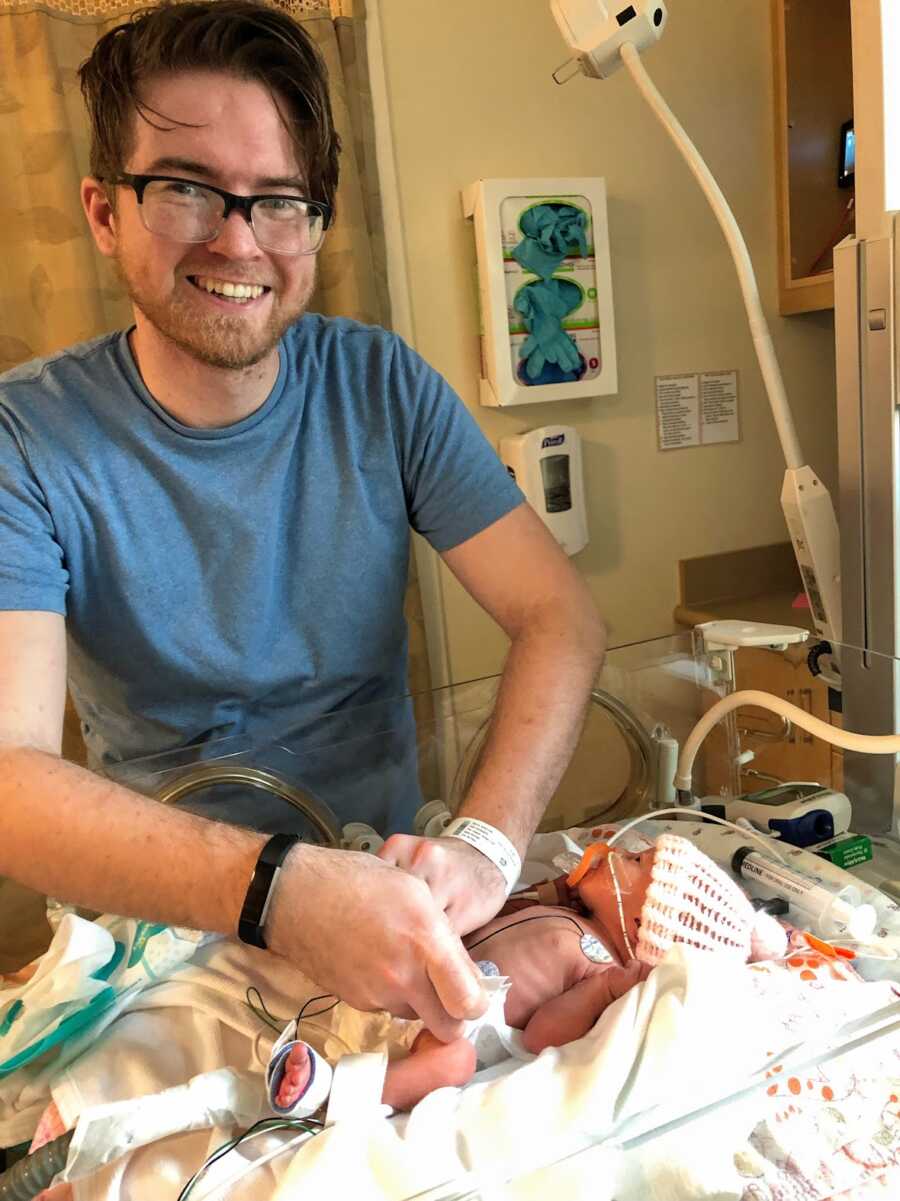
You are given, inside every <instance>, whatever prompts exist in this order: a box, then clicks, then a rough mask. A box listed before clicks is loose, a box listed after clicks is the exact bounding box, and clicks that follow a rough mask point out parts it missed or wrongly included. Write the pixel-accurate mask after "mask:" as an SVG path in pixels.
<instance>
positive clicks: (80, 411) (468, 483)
mask: <svg viewBox="0 0 900 1201" xmlns="http://www.w3.org/2000/svg"><path fill="white" fill-rule="evenodd" d="M82 88H83V91H84V93H85V97H86V100H87V104H88V108H89V111H90V115H91V121H92V134H93V141H92V158H91V170H92V175H91V177H90V178H88V179H86V180H85V181H84V182H83V185H82V199H83V203H84V209H85V213H86V215H87V219H88V222H89V224H90V227H91V230H92V233H93V236H94V239H95V241H96V244H97V247H98V248H99V250H100V252H101V253H102V254H104V255H106V256H108V257H110V258H113V259H115V261H116V262H117V264H118V268H119V270H120V273H121V275H122V278H123V279H124V281H125V283H126V285H127V287H128V290H129V293H130V296H131V298H132V301H133V304H134V320H135V324H134V326H133V328H132V329H131V330H129V331H126V332H125V333H122V334H116V335H110V336H106V337H102V338H99V339H96V340H95V341H94V342H92V343H89V344H87V345H85V346H81V347H75V348H73V349H72V350H70V351H67V352H64V353H62V354H60V355H56V356H53V357H51V358H50V359H48V360H43V361H39V362H35V363H31V364H26V365H25V366H24V367H22V368H18V369H16V370H15V371H13V372H10V373H8V374H7V375H6V376H5V377H3V378H2V379H0V610H2V611H0V680H2V689H0V744H2V755H0V757H2V773H0V814H2V818H0V820H2V837H0V874H5V875H8V876H12V877H13V878H16V879H18V880H20V881H21V882H22V883H24V884H27V885H30V886H32V887H35V888H38V889H40V890H42V891H46V892H48V893H49V894H51V895H54V896H57V897H61V898H64V899H66V900H70V901H72V902H74V903H76V904H83V905H87V906H90V907H92V908H95V909H100V910H106V911H114V912H117V913H122V914H135V915H140V916H142V917H145V918H148V919H155V920H158V921H163V922H167V923H172V924H178V925H182V926H190V927H196V928H201V929H206V930H216V931H220V932H222V933H225V934H230V935H233V934H234V933H235V931H236V929H238V926H239V919H241V921H243V920H245V919H246V915H247V912H248V905H250V902H251V899H252V897H253V896H254V895H255V894H254V890H255V889H257V885H258V883H259V881H260V880H262V881H263V883H264V884H265V883H266V879H267V878H268V876H270V875H271V872H272V870H273V866H274V865H273V863H266V864H265V865H263V864H262V863H261V858H265V855H266V854H267V851H266V850H264V848H266V847H267V840H266V839H265V837H264V836H262V835H260V834H258V833H256V832H253V831H250V830H247V829H242V828H238V827H231V826H227V825H221V824H217V823H212V822H208V821H204V820H203V819H201V818H198V817H196V816H194V815H192V814H188V813H184V812H179V811H175V810H171V809H169V808H165V807H163V806H161V805H159V804H157V803H155V802H153V801H150V800H147V799H144V798H142V797H140V796H138V795H136V794H134V793H131V792H130V791H128V790H126V789H124V788H122V787H119V786H116V785H114V784H112V783H111V782H110V781H109V780H104V779H102V778H100V777H98V776H96V775H94V774H92V773H89V772H87V771H84V770H82V769H80V768H78V767H76V766H74V765H72V764H69V763H66V762H64V761H62V760H61V759H60V758H59V750H60V737H61V727H62V714H63V707H64V697H65V687H66V676H67V671H68V674H69V677H70V680H71V685H72V691H73V695H74V696H75V699H76V703H77V706H78V708H79V712H80V715H81V717H82V721H83V724H84V728H85V735H86V740H87V742H88V746H89V751H90V753H91V761H92V763H94V764H96V765H107V766H108V765H109V764H111V763H114V762H116V761H117V760H122V759H125V758H129V757H134V756H136V755H140V754H142V753H143V754H146V753H149V752H151V751H161V750H165V749H170V748H172V747H177V746H182V745H186V744H188V743H199V742H203V741H204V740H207V739H211V738H214V737H217V736H221V735H223V734H228V733H231V732H246V733H249V734H250V735H254V736H259V735H260V734H262V733H264V732H265V731H266V730H267V729H271V730H273V731H278V730H281V731H283V730H287V729H290V728H304V727H309V726H311V725H315V723H316V722H317V720H319V719H320V718H322V715H323V714H326V713H336V714H337V715H338V717H343V716H346V715H347V714H351V713H352V712H353V711H354V710H356V711H359V710H357V709H356V707H358V706H366V705H370V704H372V703H373V702H379V703H385V702H388V701H389V700H390V698H392V697H393V698H396V697H398V696H400V695H401V694H402V692H403V690H404V671H405V649H406V647H405V627H404V625H403V620H402V612H401V605H402V596H403V589H404V587H405V582H406V569H407V555H408V532H409V525H410V524H412V525H413V526H414V527H415V528H417V529H419V530H420V531H421V532H423V533H424V534H425V535H426V536H427V537H428V538H429V539H430V540H431V542H432V544H433V545H434V546H436V548H437V549H438V550H439V551H440V552H441V554H442V555H443V557H444V560H445V562H446V563H447V565H448V566H449V567H450V569H451V570H452V571H453V572H454V574H455V575H456V576H457V578H458V579H459V580H460V581H461V583H462V584H463V586H464V587H465V588H467V589H468V591H469V592H470V593H471V594H472V595H473V596H474V597H475V599H476V600H477V601H478V602H479V603H480V604H481V605H482V606H483V607H484V608H485V609H486V610H487V611H488V612H489V613H490V614H491V615H492V616H493V617H494V618H495V619H496V620H497V621H498V622H499V623H500V625H501V626H502V627H503V629H504V630H505V631H506V632H507V634H508V635H509V636H510V638H511V644H512V645H511V650H510V654H509V658H508V661H507V665H506V669H505V672H504V676H503V682H502V686H501V692H500V698H499V704H498V708H497V713H496V717H495V720H494V723H493V727H492V732H491V737H490V740H489V743H488V746H487V750H486V753H485V755H484V759H483V764H482V766H481V767H480V769H479V771H478V773H477V774H476V777H475V779H474V781H473V783H472V787H471V790H470V792H469V795H468V796H467V797H466V799H465V802H464V805H463V809H462V812H463V813H464V814H465V815H467V816H471V817H477V818H479V819H481V820H482V821H483V822H485V823H487V826H488V827H491V828H493V830H494V831H495V832H499V833H498V834H497V837H498V838H499V839H500V840H501V841H502V840H504V839H507V840H508V842H509V843H511V844H512V846H513V847H514V848H515V849H516V850H517V851H519V852H520V853H521V852H522V851H523V850H524V848H525V846H526V844H527V842H528V839H529V837H530V835H531V834H532V832H533V830H534V827H535V825H536V823H537V821H538V819H539V817H540V815H541V813H542V811H543V809H544V807H545V805H546V803H547V800H548V799H549V797H550V795H551V794H552V790H553V788H554V787H555V785H556V783H557V781H558V778H559V776H560V774H561V772H562V770H563V769H564V767H565V764H566V762H567V759H568V757H569V754H570V752H571V748H572V746H573V744H574V740H575V737H576V735H577V730H578V728H579V724H580V718H581V715H582V710H583V706H584V702H585V699H586V696H587V693H588V691H589V688H590V684H591V681H592V679H593V677H594V674H595V672H596V670H597V667H598V664H599V660H600V655H601V649H602V630H601V626H600V623H599V620H598V619H597V617H596V614H595V611H594V609H593V606H592V604H591V602H590V599H589V596H588V594H587V590H586V588H585V586H584V585H583V583H582V582H581V580H580V579H579V577H578V576H577V574H576V573H575V572H574V571H573V570H572V568H571V567H570V565H569V563H568V560H567V559H566V558H565V556H564V555H563V554H562V553H561V552H560V550H559V549H558V548H557V546H556V544H555V543H554V542H553V540H552V538H550V537H549V535H548V534H547V533H546V531H545V529H544V527H543V526H542V524H541V523H540V522H539V521H538V520H537V518H536V517H535V515H534V514H533V513H532V512H531V511H530V510H529V509H528V507H527V506H525V505H523V504H522V503H521V496H520V494H519V493H518V491H517V490H516V489H515V488H514V486H513V485H512V484H511V482H510V481H508V480H507V478H506V476H505V473H504V472H503V470H502V468H501V467H500V465H499V463H498V461H497V460H496V456H494V455H493V452H492V451H491V450H490V448H489V447H488V446H487V444H486V443H485V442H484V440H483V439H482V438H481V436H480V434H479V433H478V431H477V429H476V427H475V426H474V423H473V422H472V421H471V418H470V417H469V416H468V414H466V412H465V410H464V409H463V407H462V405H461V404H460V403H459V402H458V400H457V399H456V398H455V397H454V396H453V394H452V393H451V392H450V391H449V389H448V388H447V386H446V385H445V384H444V382H443V381H442V380H441V379H440V377H439V376H437V375H436V374H435V373H434V372H433V371H431V369H430V368H428V367H427V366H426V365H425V364H424V363H422V361H421V360H420V359H418V358H417V357H416V356H415V355H414V354H413V353H412V352H411V351H409V350H408V349H407V348H406V347H405V346H403V344H402V343H400V342H399V340H398V339H396V338H394V337H393V336H391V335H388V334H386V333H385V332H384V331H379V330H373V329H368V328H365V327H362V326H359V325H356V324H354V323H352V322H346V321H326V320H324V319H323V318H320V317H318V316H316V315H314V314H306V315H305V316H304V311H305V309H306V306H307V303H308V301H309V298H310V295H311V292H312V289H313V283H314V275H315V262H316V257H315V252H316V250H317V249H318V247H319V245H320V244H321V240H322V237H323V236H324V233H325V229H326V226H327V224H328V221H329V218H330V213H331V207H332V205H333V201H334V193H335V189H336V184H337V151H338V142H337V137H336V135H335V133H334V129H333V126H332V121H331V112H330V106H329V101H328V93H327V85H326V81H325V77H324V69H323V67H322V65H321V62H320V61H319V58H318V55H317V54H316V52H315V51H314V49H313V48H312V46H311V45H310V44H309V42H308V41H307V39H306V38H305V36H304V35H303V34H302V32H301V31H300V30H299V28H298V27H297V26H296V25H295V24H294V23H293V22H292V21H291V20H290V19H289V18H288V17H286V16H285V15H284V14H281V13H279V12H278V11H276V10H273V9H269V8H265V7H262V6H259V5H257V4H255V3H252V2H245V0H220V2H218V3H215V2H213V3H189V4H175V5H166V6H162V7H160V8H158V9H155V10H148V11H144V12H142V13H140V14H138V15H137V16H136V17H135V18H134V20H133V21H132V22H130V23H128V24H127V25H125V26H123V27H120V28H119V29H117V30H114V31H112V32H111V33H109V34H107V35H106V36H105V37H104V38H102V39H101V40H100V42H99V43H98V45H97V47H96V48H95V51H94V53H93V54H92V56H91V58H90V59H89V60H88V62H87V63H86V64H85V65H84V67H83V68H82ZM67 640H68V655H67ZM370 734H371V735H372V737H373V738H374V737H375V736H376V735H377V729H372V730H371V731H370ZM370 741H371V739H370ZM346 757H347V758H350V757H351V756H350V755H349V754H348V755H347V756H346ZM329 771H330V772H332V773H333V774H334V776H335V779H336V780H337V786H336V797H337V799H336V800H335V799H334V798H333V797H329V796H326V797H325V799H326V800H328V801H329V803H333V804H334V805H335V807H336V808H337V810H338V813H339V816H340V817H341V819H342V820H344V821H347V820H349V819H350V818H352V817H354V816H357V817H361V818H362V819H363V820H367V819H368V818H370V817H373V813H372V811H371V808H367V807H366V806H367V803H368V801H367V798H366V796H365V795H364V794H363V790H362V789H360V787H359V777H357V781H356V794H355V796H354V794H353V788H352V787H350V788H349V789H348V788H343V789H342V788H341V786H340V783H341V781H340V777H341V772H342V767H341V765H340V764H339V763H337V762H335V761H332V762H331V764H330V767H329ZM376 775H377V772H376V771H374V770H373V771H372V772H371V773H370V778H371V784H372V787H373V788H377V781H376V779H375V777H376ZM327 777H328V773H327V772H326V773H324V775H323V779H327ZM401 791H402V789H401ZM354 806H355V807H356V811H354ZM376 810H377V811H376V812H375V813H374V819H375V820H377V821H378V822H379V824H381V825H382V827H383V828H384V829H385V831H386V832H390V831H392V830H393V831H398V830H401V829H402V828H403V823H404V819H405V820H406V821H407V822H408V820H409V816H410V814H409V807H408V803H406V804H405V806H404V803H401V802H397V801H395V800H394V799H392V798H391V797H387V798H381V799H380V800H379V801H378V803H377V805H376ZM407 828H408V826H407ZM503 845H507V844H506V843H504V844H503ZM281 853H282V854H283V853H284V848H283V847H282V851H281ZM495 860H496V856H494V858H493V859H492V858H491V857H490V855H489V854H488V852H487V851H485V852H484V853H482V851H480V850H479V849H477V848H476V847H475V846H473V845H469V844H467V843H466V842H463V841H461V840H458V839H441V840H428V839H416V838H412V837H410V836H408V835H404V834H401V833H396V834H395V836H394V837H393V838H391V839H389V840H388V843H387V844H386V846H385V850H384V856H383V858H382V859H381V860H379V859H375V858H373V857H370V856H365V855H352V854H350V853H349V852H342V851H329V850H324V849H322V848H317V847H312V846H308V845H303V844H297V845H294V846H292V847H291V848H290V849H289V851H288V853H287V855H286V858H284V859H283V862H282V865H281V868H282V870H281V872H280V875H279V876H278V877H277V880H276V882H275V885H274V887H273V888H271V889H270V890H269V892H268V893H266V895H265V897H264V898H263V899H264V900H265V902H266V904H265V905H262V904H260V905H258V906H257V907H256V910H255V917H254V920H255V921H257V922H258V925H257V926H256V927H255V928H256V930H257V934H256V935H254V938H257V939H258V945H268V947H269V948H270V949H271V950H273V951H275V952H277V953H280V954H282V955H284V956H287V957H289V958H290V959H292V960H294V961H295V962H296V963H297V964H298V965H299V966H301V967H302V968H303V969H304V970H305V971H306V972H307V973H308V974H309V975H310V976H311V977H312V978H313V979H315V980H316V981H318V982H319V983H321V984H322V986H323V987H324V988H329V989H332V990H333V991H334V992H335V993H336V994H337V995H339V996H340V997H342V998H343V999H345V1000H347V1001H348V1002H350V1003H351V1004H353V1005H355V1006H357V1007H359V1008H362V1009H371V1008H386V1009H390V1010H392V1011H393V1012H395V1013H404V1012H408V1011H409V1009H412V1010H413V1011H414V1012H416V1013H417V1014H419V1015H420V1016H421V1017H422V1018H424V1019H425V1021H426V1022H427V1023H428V1025H429V1026H430V1028H431V1029H432V1030H433V1031H434V1032H435V1033H436V1034H437V1035H438V1036H439V1037H443V1038H451V1037H453V1036H454V1035H455V1034H456V1033H457V1032H458V1029H459V1021H460V1020H461V1019H464V1018H466V1017H469V1016H471V1015H473V1014H476V1013H477V1012H478V1011H479V1010H480V1009H481V1008H482V1007H483V1004H484V998H483V995H482V993H481V990H480V988H479V986H478V984H477V981H476V979H475V976H474V972H473V969H472V967H471V964H470V961H469V959H468V957H467V956H466V954H465V952H464V950H463V948H462V946H461V944H460V941H459V937H458V935H459V934H461V933H465V932H466V931H467V930H470V929H473V928H474V927H475V926H477V925H478V924H479V923H481V922H483V921H486V920H487V919H489V918H490V917H491V916H493V914H494V913H495V912H496V911H497V909H498V908H499V907H500V905H501V904H502V902H503V899H504V895H505V891H506V887H505V881H504V877H503V875H502V873H501V870H499V869H498V867H497V866H496V864H495ZM264 867H265V870H263V868H264ZM267 874H268V875H267ZM248 882H251V886H250V888H249V889H248ZM257 891H258V890H257ZM263 891H264V892H265V889H264V890H263ZM258 900H260V898H259V897H256V899H255V900H254V901H253V904H254V905H256V901H258ZM263 930H264V935H265V937H264V938H263V937H262V932H263ZM339 931H340V933H338V932H339ZM251 941H252V939H251Z"/></svg>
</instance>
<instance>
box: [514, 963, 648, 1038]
mask: <svg viewBox="0 0 900 1201" xmlns="http://www.w3.org/2000/svg"><path fill="white" fill-rule="evenodd" d="M649 971H650V969H649V967H647V966H646V965H645V964H643V963H638V961H637V960H632V961H631V962H630V963H629V964H628V966H627V967H619V966H618V964H611V965H610V966H609V967H604V968H600V969H599V970H598V971H596V972H592V973H591V975H589V976H585V978H584V979H583V980H581V981H579V982H578V984H576V985H574V986H573V987H572V988H570V989H568V990H567V991H566V992H564V993H561V994H560V995H559V996H558V997H554V998H553V1000H552V1001H547V1002H546V1003H545V1004H544V1005H542V1006H541V1007H540V1008H539V1009H537V1010H536V1011H535V1012H534V1014H533V1015H532V1017H531V1019H530V1021H529V1022H528V1025H527V1026H526V1027H525V1029H524V1030H523V1031H522V1041H523V1043H524V1044H525V1048H526V1050H528V1051H531V1053H532V1054H533V1055H537V1054H539V1053H540V1052H541V1051H543V1049H544V1048H545V1047H561V1046H562V1045H563V1044H564V1043H571V1042H574V1041H575V1039H576V1038H582V1037H583V1036H584V1035H585V1034H587V1032H588V1031H589V1030H590V1029H591V1027H592V1026H593V1025H594V1023H595V1022H596V1021H597V1019H598V1018H599V1017H600V1015H601V1014H602V1013H603V1011H604V1010H605V1009H608V1008H609V1006H610V1005H611V1004H612V1003H613V1001H616V1000H618V998H619V997H621V996H623V995H624V994H625V993H626V992H628V990H629V989H630V988H633V987H634V985H635V984H637V983H639V982H640V981H641V980H643V979H645V978H646V977H647V975H648V974H649Z"/></svg>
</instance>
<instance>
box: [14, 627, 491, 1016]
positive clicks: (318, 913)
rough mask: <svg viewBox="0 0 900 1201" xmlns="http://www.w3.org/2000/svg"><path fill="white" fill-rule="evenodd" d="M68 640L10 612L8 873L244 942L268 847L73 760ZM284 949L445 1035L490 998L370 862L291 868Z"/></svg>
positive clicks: (447, 941)
mask: <svg viewBox="0 0 900 1201" xmlns="http://www.w3.org/2000/svg"><path fill="white" fill-rule="evenodd" d="M65 680H66V641H65V625H64V621H63V619H62V617H60V616H58V615H57V614H53V613H36V612H33V613H17V612H2V613H0V875H5V876H9V877H11V878H12V879H15V880H18V881H20V882H21V883H22V884H26V885H29V886H30V887H32V888H36V889H38V890H39V891H41V892H46V893H49V894H50V895H52V896H55V897H58V898H60V899H61V900H65V901H70V902H73V903H74V904H76V905H83V906H86V907H89V908H91V909H95V910H101V911H104V912H110V913H118V914H122V915H125V916H134V917H141V918H145V919H148V920H153V921H160V922H165V923H167V924H169V925H178V926H186V927H191V928H194V929H199V930H209V931H214V932H218V933H221V934H225V935H228V936H230V937H234V934H235V931H236V929H237V922H238V917H239V915H240V911H241V907H242V905H243V901H244V896H245V893H246V890H247V885H248V883H249V880H250V877H251V875H252V874H253V869H254V866H255V864H256V860H257V857H258V855H259V852H260V849H261V847H262V845H263V843H264V842H265V840H266V835H262V834H258V833H255V832H253V831H249V830H243V829H240V828H238V827H232V826H227V825H223V824H219V823H215V822H209V821H205V820H204V819H202V818H199V817H196V816H194V815H193V814H189V813H185V812H182V811H181V810H178V809H175V808H172V807H170V806H165V805H161V804H159V803H158V802H156V801H153V800H150V799H148V798H146V797H142V796H140V795H138V794H137V793H133V792H131V791H130V790H128V789H126V788H122V787H121V786H119V785H117V784H114V783H112V782H111V781H109V780H105V779H103V778H101V777H99V776H96V775H94V774H93V773H91V772H88V771H85V770H84V769H83V768H80V767H77V766H75V765H74V764H71V763H66V762H65V761H63V760H62V759H60V758H59V750H60V746H61V740H62V722H63V710H64V704H65ZM266 934H267V939H268V942H269V945H270V947H271V948H272V950H273V951H275V952H276V953H279V954H281V955H284V956H285V957H286V958H288V959H290V960H292V961H293V962H294V963H296V964H297V965H298V966H299V967H300V968H302V969H303V970H304V971H305V972H306V973H307V974H308V975H309V976H310V977H311V978H312V979H313V980H315V981H316V982H317V983H318V984H320V985H322V986H323V988H325V989H330V990H332V991H333V992H334V993H335V995H337V996H340V997H341V998H342V999H344V1000H346V1001H348V1002H349V1003H350V1004H352V1005H355V1006H356V1007H357V1008H360V1009H380V1008H386V1009H390V1010H391V1011H392V1012H395V1013H408V1012H409V1010H410V1009H412V1010H413V1011H414V1012H415V1013H417V1014H418V1015H419V1016H421V1017H422V1018H424V1019H425V1021H426V1023H427V1024H428V1025H429V1027H430V1028H431V1029H432V1030H433V1031H434V1033H435V1034H437V1035H438V1036H439V1037H442V1038H445V1039H450V1038H453V1037H456V1036H457V1034H458V1033H459V1029H460V1027H459V1022H458V1019H462V1018H466V1017H470V1016H473V1017H474V1016H477V1015H478V1013H480V1012H481V1010H482V1009H483V1007H484V997H483V994H482V992H481V989H480V988H479V986H478V985H477V983H476V980H475V972H474V969H473V968H472V965H471V961H470V960H469V958H468V956H467V955H466V953H465V951H464V950H463V948H462V946H461V944H460V943H459V940H458V938H457V937H456V935H455V934H454V933H453V931H452V929H451V928H450V926H449V924H448V921H447V919H446V918H445V917H444V915H443V914H442V913H441V912H440V910H439V909H438V907H437V905H436V904H435V902H434V901H433V899H432V898H431V896H430V895H429V893H428V889H427V887H426V885H425V884H424V883H423V882H422V881H420V880H416V879H414V878H413V877H412V876H410V875H408V874H407V873H405V872H402V871H398V870H397V869H396V868H394V867H391V866H389V865H388V864H385V863H382V862H380V861H378V860H376V859H375V858H374V857H373V856H371V855H356V854H353V853H351V852H349V851H332V850H326V849H324V848H320V847H312V846H307V845H304V844H299V845H297V846H295V847H294V848H293V849H292V851H291V852H290V854H289V855H288V858H287V859H286V861H285V865H284V870H283V871H282V873H281V875H280V877H279V881H278V885H277V887H276V891H275V894H274V898H273V903H272V906H271V913H270V918H269V919H268V920H267V923H266Z"/></svg>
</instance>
